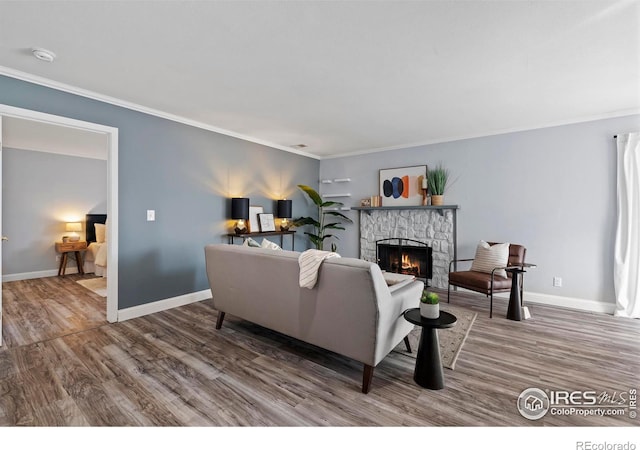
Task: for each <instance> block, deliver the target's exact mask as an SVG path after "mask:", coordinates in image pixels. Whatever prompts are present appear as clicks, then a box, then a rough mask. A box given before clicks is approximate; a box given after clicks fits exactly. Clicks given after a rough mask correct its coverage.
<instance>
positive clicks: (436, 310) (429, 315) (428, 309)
mask: <svg viewBox="0 0 640 450" xmlns="http://www.w3.org/2000/svg"><path fill="white" fill-rule="evenodd" d="M420 315H421V316H422V317H424V318H426V319H437V318H438V317H440V304H439V303H436V304H435V305H431V304H429V303H422V302H420Z"/></svg>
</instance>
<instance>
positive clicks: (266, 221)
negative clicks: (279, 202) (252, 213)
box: [258, 214, 276, 231]
mask: <svg viewBox="0 0 640 450" xmlns="http://www.w3.org/2000/svg"><path fill="white" fill-rule="evenodd" d="M258 220H259V221H260V231H276V224H275V222H274V221H273V214H258Z"/></svg>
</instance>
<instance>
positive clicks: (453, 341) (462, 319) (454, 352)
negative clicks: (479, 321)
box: [392, 303, 478, 370]
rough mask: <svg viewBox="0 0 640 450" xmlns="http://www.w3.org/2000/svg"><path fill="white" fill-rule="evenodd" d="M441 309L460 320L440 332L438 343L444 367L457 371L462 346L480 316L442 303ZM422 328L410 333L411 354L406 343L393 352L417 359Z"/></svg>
mask: <svg viewBox="0 0 640 450" xmlns="http://www.w3.org/2000/svg"><path fill="white" fill-rule="evenodd" d="M440 308H441V309H442V310H443V311H447V312H449V313H451V314H453V315H454V316H456V318H457V319H458V321H457V322H456V324H455V325H454V326H453V327H452V328H443V329H440V330H438V341H439V343H440V357H441V358H442V366H443V367H446V368H447V369H451V370H453V369H455V366H456V360H457V359H458V355H459V354H460V350H462V344H464V341H465V339H467V336H468V335H469V331H471V325H473V322H474V321H475V320H476V317H477V316H478V314H477V313H474V312H473V311H469V310H467V309H464V308H460V307H456V306H451V305H449V304H442V303H440ZM421 331H422V328H421V327H415V328H414V329H413V331H412V332H411V333H409V343H410V344H411V353H409V352H407V348H406V347H405V345H404V342H401V343H400V344H398V346H397V347H396V348H394V349H393V350H392V351H393V352H396V353H401V354H403V355H406V356H409V357H411V358H415V357H416V354H417V353H418V344H419V343H420V333H421Z"/></svg>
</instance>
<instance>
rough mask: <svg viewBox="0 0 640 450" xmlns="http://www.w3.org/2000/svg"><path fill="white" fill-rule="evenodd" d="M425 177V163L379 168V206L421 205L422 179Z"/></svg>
mask: <svg viewBox="0 0 640 450" xmlns="http://www.w3.org/2000/svg"><path fill="white" fill-rule="evenodd" d="M426 177H427V166H426V165H424V166H410V167H397V168H393V169H380V197H382V205H380V206H420V205H422V204H423V203H422V201H423V192H422V181H423V180H425V179H426Z"/></svg>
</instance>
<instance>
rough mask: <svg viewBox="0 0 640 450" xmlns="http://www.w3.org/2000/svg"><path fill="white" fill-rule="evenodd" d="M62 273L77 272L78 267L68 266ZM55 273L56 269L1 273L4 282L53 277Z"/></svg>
mask: <svg viewBox="0 0 640 450" xmlns="http://www.w3.org/2000/svg"><path fill="white" fill-rule="evenodd" d="M64 273H65V275H67V274H68V275H71V274H74V273H78V268H77V267H68V268H67V269H66V270H65V272H64ZM57 275H58V269H51V270H40V271H38V272H23V273H11V274H8V275H2V282H3V283H4V282H5V281H20V280H31V279H33V278H45V277H55V276H57Z"/></svg>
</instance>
